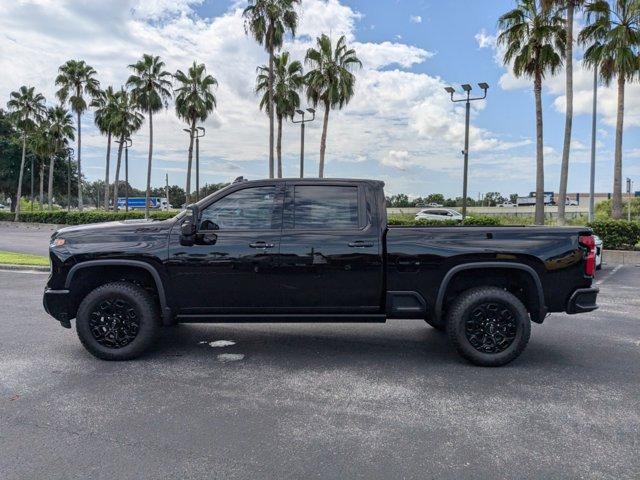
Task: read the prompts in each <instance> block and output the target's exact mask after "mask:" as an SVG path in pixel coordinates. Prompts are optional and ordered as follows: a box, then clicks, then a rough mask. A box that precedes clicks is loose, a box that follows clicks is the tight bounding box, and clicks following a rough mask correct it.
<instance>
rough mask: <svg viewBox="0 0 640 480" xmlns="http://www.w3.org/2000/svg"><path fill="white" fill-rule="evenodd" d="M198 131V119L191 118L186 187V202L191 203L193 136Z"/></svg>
mask: <svg viewBox="0 0 640 480" xmlns="http://www.w3.org/2000/svg"><path fill="white" fill-rule="evenodd" d="M195 131H196V119H195V117H194V118H193V119H192V120H191V129H190V130H189V155H188V159H187V188H186V189H185V193H186V200H185V201H186V204H187V205H189V204H190V203H191V165H192V164H193V136H194V135H195Z"/></svg>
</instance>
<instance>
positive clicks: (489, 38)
mask: <svg viewBox="0 0 640 480" xmlns="http://www.w3.org/2000/svg"><path fill="white" fill-rule="evenodd" d="M475 39H476V42H477V43H478V48H495V46H496V36H495V35H489V34H488V33H487V31H486V30H485V29H484V28H483V29H482V30H480V31H479V32H478V33H476V35H475Z"/></svg>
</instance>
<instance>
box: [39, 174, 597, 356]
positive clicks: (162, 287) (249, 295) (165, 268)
mask: <svg viewBox="0 0 640 480" xmlns="http://www.w3.org/2000/svg"><path fill="white" fill-rule="evenodd" d="M383 186H384V184H383V183H382V182H379V181H373V180H317V179H315V180H306V179H285V180H260V181H250V182H249V181H237V182H234V183H233V184H232V185H230V186H228V187H226V188H224V189H222V190H219V191H218V192H216V193H214V194H212V195H210V196H208V197H207V198H204V199H202V200H200V201H199V202H198V203H196V204H193V205H190V206H189V207H188V208H187V209H186V210H185V211H183V212H181V213H180V214H178V215H177V216H176V217H174V218H172V219H170V220H165V221H149V222H145V221H123V222H112V223H104V224H97V225H84V226H78V227H67V228H63V229H61V230H59V231H57V232H56V233H55V234H54V235H53V236H52V237H51V245H50V257H51V275H50V277H49V280H48V282H47V285H46V288H45V292H44V306H45V309H46V311H47V312H48V313H49V314H50V315H52V316H53V317H54V318H56V319H57V320H58V321H59V322H60V323H61V324H62V326H64V327H66V328H70V327H71V323H70V320H71V319H73V318H75V319H76V329H77V332H78V336H79V337H80V340H81V342H82V344H83V345H84V346H85V347H86V348H87V350H89V352H91V353H92V354H93V355H95V356H97V357H99V358H102V359H107V360H126V359H131V358H134V357H137V356H139V355H140V354H142V353H143V352H144V351H145V350H147V349H148V348H149V347H150V346H151V345H152V343H153V341H154V339H155V337H156V335H157V334H158V332H159V330H160V328H161V327H162V326H170V325H174V324H176V323H180V322H384V321H386V320H389V319H402V318H411V319H424V320H425V321H426V322H427V323H428V324H430V325H431V326H432V327H434V328H436V329H437V330H441V331H446V332H447V335H448V337H449V339H450V340H451V342H452V343H453V345H454V347H455V348H456V349H457V350H458V352H459V353H460V354H461V355H462V356H463V357H464V358H466V359H468V360H469V361H471V362H473V363H475V364H477V365H483V366H498V365H503V364H505V363H507V362H509V361H511V360H513V359H514V358H516V357H517V356H518V355H520V353H522V351H523V350H524V348H525V346H526V345H527V342H528V341H529V336H530V331H531V323H530V322H536V323H542V321H543V320H544V319H545V317H546V316H547V315H548V314H549V313H550V312H567V313H580V312H588V311H591V310H594V309H596V308H597V305H596V296H597V293H598V289H597V288H593V287H592V282H593V276H594V272H595V245H594V238H593V236H592V232H591V231H590V230H589V229H588V228H583V227H567V228H545V227H493V226H492V227H484V226H479V227H471V226H442V227H394V226H388V225H387V216H386V207H385V197H384V193H383Z"/></svg>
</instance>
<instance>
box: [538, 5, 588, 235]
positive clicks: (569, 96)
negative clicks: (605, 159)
mask: <svg viewBox="0 0 640 480" xmlns="http://www.w3.org/2000/svg"><path fill="white" fill-rule="evenodd" d="M542 3H543V6H544V7H545V8H546V9H553V8H559V9H562V10H564V11H565V12H566V18H565V37H566V50H565V61H566V64H565V98H566V107H565V119H564V142H563V145H562V164H561V165H560V188H559V189H558V193H559V197H560V202H559V203H558V224H560V225H564V223H565V208H564V207H565V199H566V198H567V182H568V179H569V154H570V152H571V130H572V126H573V17H574V13H575V10H576V8H578V7H580V6H581V5H582V4H583V3H584V0H543V2H542Z"/></svg>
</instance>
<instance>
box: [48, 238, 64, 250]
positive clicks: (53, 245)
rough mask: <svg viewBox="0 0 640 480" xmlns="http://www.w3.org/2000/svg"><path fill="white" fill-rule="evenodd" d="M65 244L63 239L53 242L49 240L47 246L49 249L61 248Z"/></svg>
mask: <svg viewBox="0 0 640 480" xmlns="http://www.w3.org/2000/svg"><path fill="white" fill-rule="evenodd" d="M65 243H66V240H65V239H64V238H54V239H53V240H51V243H50V244H49V246H50V247H51V248H55V247H62V246H63V245H64V244H65Z"/></svg>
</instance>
